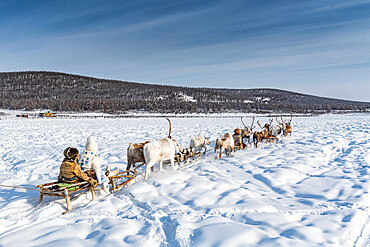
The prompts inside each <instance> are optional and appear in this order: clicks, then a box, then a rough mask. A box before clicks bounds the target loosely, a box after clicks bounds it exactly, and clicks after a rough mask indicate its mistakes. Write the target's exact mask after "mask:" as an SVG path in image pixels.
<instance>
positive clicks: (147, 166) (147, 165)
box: [144, 162, 154, 180]
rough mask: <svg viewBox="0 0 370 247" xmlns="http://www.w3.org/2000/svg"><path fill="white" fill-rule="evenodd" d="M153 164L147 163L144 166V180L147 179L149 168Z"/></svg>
mask: <svg viewBox="0 0 370 247" xmlns="http://www.w3.org/2000/svg"><path fill="white" fill-rule="evenodd" d="M153 165H154V164H153V163H151V162H149V163H148V164H146V168H145V178H144V180H148V177H149V173H150V171H149V170H150V168H152V167H153Z"/></svg>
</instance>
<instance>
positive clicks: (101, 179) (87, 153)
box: [78, 136, 110, 193]
mask: <svg viewBox="0 0 370 247" xmlns="http://www.w3.org/2000/svg"><path fill="white" fill-rule="evenodd" d="M78 164H79V165H81V169H82V171H84V172H86V173H89V170H93V171H94V172H95V176H96V180H97V181H98V184H102V187H103V190H104V191H105V192H106V193H109V185H108V182H109V179H108V177H107V176H108V175H109V172H110V168H109V167H107V169H106V172H103V171H102V170H101V169H100V166H101V164H102V162H101V160H100V158H99V157H98V143H97V142H96V140H95V138H94V137H92V136H90V137H88V138H87V141H86V144H85V150H83V152H81V155H80V159H79V161H78ZM106 173H108V174H106Z"/></svg>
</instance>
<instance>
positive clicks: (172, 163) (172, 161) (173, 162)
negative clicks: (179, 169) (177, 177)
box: [170, 158, 180, 171]
mask: <svg viewBox="0 0 370 247" xmlns="http://www.w3.org/2000/svg"><path fill="white" fill-rule="evenodd" d="M170 163H171V167H172V171H174V170H175V160H174V158H171V159H170ZM179 166H180V162H179Z"/></svg>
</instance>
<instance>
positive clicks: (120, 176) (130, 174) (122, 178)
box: [108, 164, 144, 192]
mask: <svg viewBox="0 0 370 247" xmlns="http://www.w3.org/2000/svg"><path fill="white" fill-rule="evenodd" d="M143 165H144V164H141V165H140V166H143ZM140 166H137V167H134V170H127V171H123V172H119V173H117V174H116V175H114V176H110V177H108V178H109V183H110V184H112V190H113V192H116V191H117V190H118V189H120V188H122V187H123V186H125V185H128V183H130V182H131V181H132V180H133V179H134V178H135V177H136V175H137V171H136V168H139V167H140Z"/></svg>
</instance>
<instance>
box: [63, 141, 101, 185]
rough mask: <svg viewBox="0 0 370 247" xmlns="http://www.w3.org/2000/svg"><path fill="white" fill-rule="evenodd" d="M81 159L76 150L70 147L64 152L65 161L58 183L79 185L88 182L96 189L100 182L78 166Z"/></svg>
mask: <svg viewBox="0 0 370 247" xmlns="http://www.w3.org/2000/svg"><path fill="white" fill-rule="evenodd" d="M78 158H79V154H78V150H77V149H76V148H72V147H68V148H66V149H65V150H64V159H63V162H62V164H61V165H60V168H59V176H58V182H61V183H78V182H81V181H86V182H88V183H90V184H91V185H92V186H94V187H96V186H97V185H98V182H97V181H96V180H95V179H93V178H91V177H89V176H88V175H86V173H84V172H82V171H81V167H80V166H79V165H78V164H77V160H78Z"/></svg>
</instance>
